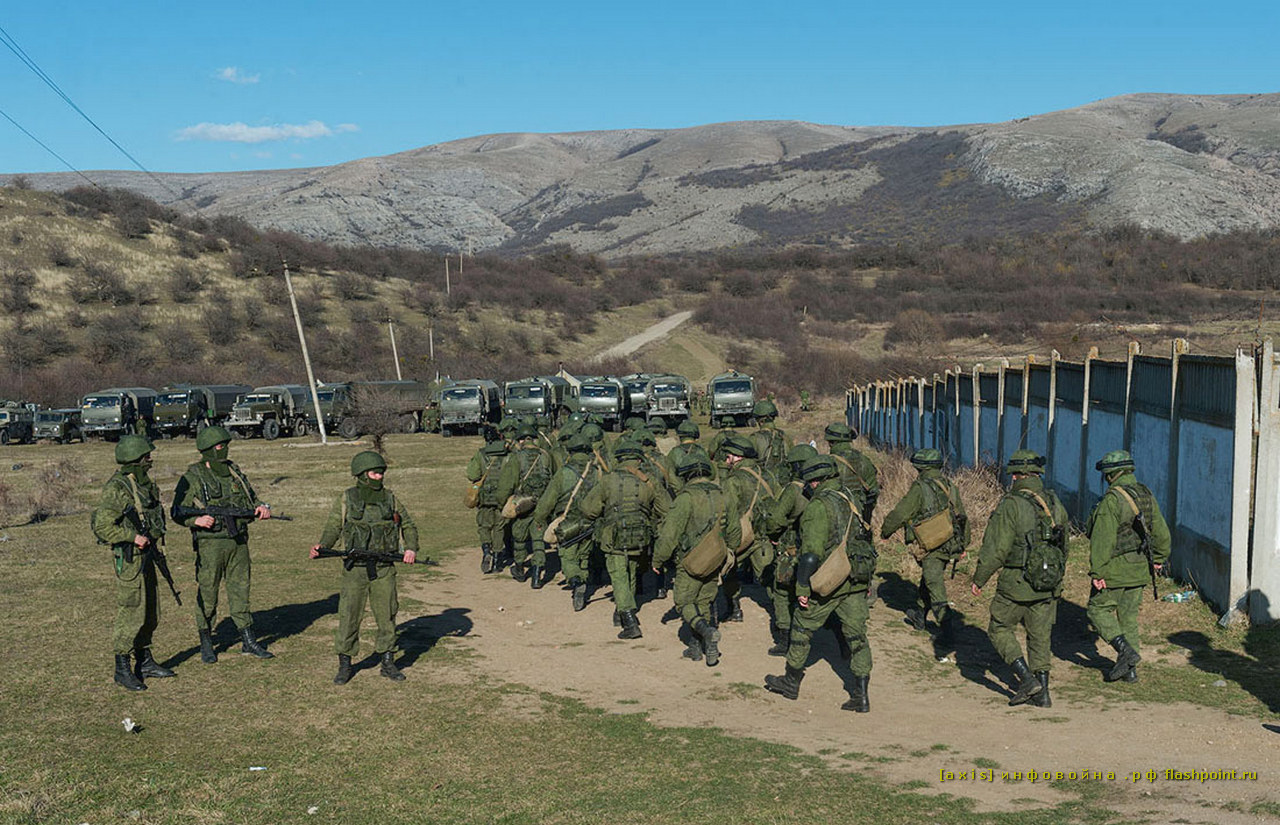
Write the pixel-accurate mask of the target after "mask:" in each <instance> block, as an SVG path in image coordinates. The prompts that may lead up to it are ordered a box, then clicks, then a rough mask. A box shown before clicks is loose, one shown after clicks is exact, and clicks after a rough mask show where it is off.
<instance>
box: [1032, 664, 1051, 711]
mask: <svg viewBox="0 0 1280 825" xmlns="http://www.w3.org/2000/svg"><path fill="white" fill-rule="evenodd" d="M1036 678H1037V679H1039V680H1040V692H1039V693H1037V694H1036V695H1035V696H1032V697H1031V704H1033V705H1035V706H1036V707H1038V708H1051V707H1053V699H1051V698H1050V697H1049V671H1047V670H1037V671H1036Z"/></svg>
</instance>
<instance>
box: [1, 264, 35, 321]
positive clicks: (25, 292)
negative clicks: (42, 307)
mask: <svg viewBox="0 0 1280 825" xmlns="http://www.w3.org/2000/svg"><path fill="white" fill-rule="evenodd" d="M0 281H3V282H4V283H3V284H2V285H0V307H3V308H4V309H5V311H6V312H9V313H11V314H13V315H23V314H25V313H27V312H29V311H31V310H33V309H35V308H36V302H35V301H34V300H33V296H34V294H35V287H36V283H37V281H36V275H35V273H34V272H32V271H31V270H30V269H27V268H26V267H25V266H4V267H0Z"/></svg>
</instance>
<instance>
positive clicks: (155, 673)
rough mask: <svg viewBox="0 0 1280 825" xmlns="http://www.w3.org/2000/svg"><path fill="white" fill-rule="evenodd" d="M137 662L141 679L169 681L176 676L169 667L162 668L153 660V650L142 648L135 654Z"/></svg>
mask: <svg viewBox="0 0 1280 825" xmlns="http://www.w3.org/2000/svg"><path fill="white" fill-rule="evenodd" d="M133 655H134V658H135V660H136V661H137V663H138V664H137V674H138V678H139V679H167V678H168V677H170V676H174V675H176V674H175V673H174V672H173V671H172V670H170V669H169V668H167V667H162V666H161V665H160V663H159V662H157V661H156V660H155V659H153V658H151V648H149V647H142V648H138V649H137V650H135V651H134V652H133Z"/></svg>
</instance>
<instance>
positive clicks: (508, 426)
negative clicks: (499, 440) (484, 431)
mask: <svg viewBox="0 0 1280 825" xmlns="http://www.w3.org/2000/svg"><path fill="white" fill-rule="evenodd" d="M519 426H520V422H518V421H516V420H515V419H514V418H512V417H511V416H509V415H504V416H502V419H501V420H500V421H498V432H500V433H503V434H506V433H511V432H515V429H516V428H517V427H519Z"/></svg>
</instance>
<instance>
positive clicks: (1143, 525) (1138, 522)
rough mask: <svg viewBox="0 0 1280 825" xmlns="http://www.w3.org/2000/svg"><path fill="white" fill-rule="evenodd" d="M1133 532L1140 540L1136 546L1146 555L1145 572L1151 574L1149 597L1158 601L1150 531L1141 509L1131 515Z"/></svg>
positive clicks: (1158, 595)
mask: <svg viewBox="0 0 1280 825" xmlns="http://www.w3.org/2000/svg"><path fill="white" fill-rule="evenodd" d="M1133 532H1134V533H1137V535H1138V541H1139V542H1141V543H1140V544H1139V545H1138V546H1139V549H1141V550H1142V555H1144V556H1146V557H1147V573H1149V574H1150V575H1151V597H1152V598H1153V599H1155V600H1156V601H1160V591H1159V588H1158V587H1157V586H1156V560H1155V557H1154V556H1153V555H1152V554H1151V533H1150V532H1149V531H1148V530H1147V520H1146V519H1145V518H1143V516H1142V511H1141V510H1139V511H1138V513H1137V515H1135V516H1134V517H1133Z"/></svg>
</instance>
